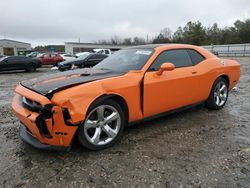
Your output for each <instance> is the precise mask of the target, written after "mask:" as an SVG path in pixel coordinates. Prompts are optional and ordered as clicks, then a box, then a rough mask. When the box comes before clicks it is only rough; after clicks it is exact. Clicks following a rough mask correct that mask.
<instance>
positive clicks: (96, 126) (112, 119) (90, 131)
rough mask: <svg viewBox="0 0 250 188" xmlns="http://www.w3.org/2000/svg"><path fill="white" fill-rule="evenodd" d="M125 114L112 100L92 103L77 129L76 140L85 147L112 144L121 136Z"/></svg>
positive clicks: (97, 148) (93, 147)
mask: <svg viewBox="0 0 250 188" xmlns="http://www.w3.org/2000/svg"><path fill="white" fill-rule="evenodd" d="M125 122H126V121H125V115H124V113H123V111H122V109H121V107H120V105H119V104H117V103H116V102H115V101H113V100H106V101H103V102H101V103H98V104H96V105H93V106H92V107H91V108H90V110H89V112H88V114H87V117H86V119H85V122H84V123H83V124H81V125H80V127H79V130H78V140H79V142H80V143H81V144H82V145H83V146H84V147H86V148H88V149H91V150H101V149H105V148H107V147H110V146H112V145H113V144H114V143H116V142H117V141H118V140H119V139H120V138H121V136H122V132H123V129H124V126H125Z"/></svg>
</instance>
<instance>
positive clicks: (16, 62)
mask: <svg viewBox="0 0 250 188" xmlns="http://www.w3.org/2000/svg"><path fill="white" fill-rule="evenodd" d="M39 67H41V62H40V61H39V60H37V59H32V58H30V57H25V56H4V57H1V58H0V71H9V70H25V71H27V72H33V71H36V69H37V68H39Z"/></svg>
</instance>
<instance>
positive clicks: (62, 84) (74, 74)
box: [21, 68, 124, 99]
mask: <svg viewBox="0 0 250 188" xmlns="http://www.w3.org/2000/svg"><path fill="white" fill-rule="evenodd" d="M122 74H124V73H117V72H113V71H110V70H95V69H90V68H85V69H75V70H70V71H65V72H60V73H55V74H50V75H44V76H41V77H38V78H35V79H31V80H26V81H23V82H21V85H22V86H24V87H26V88H28V89H31V90H32V91H35V92H37V93H39V94H42V95H44V96H46V97H48V98H49V99H51V98H52V96H53V94H54V93H55V92H57V91H60V90H63V89H66V88H69V87H72V86H76V85H79V84H83V83H87V82H91V81H95V80H100V79H105V78H110V77H115V76H120V75H122Z"/></svg>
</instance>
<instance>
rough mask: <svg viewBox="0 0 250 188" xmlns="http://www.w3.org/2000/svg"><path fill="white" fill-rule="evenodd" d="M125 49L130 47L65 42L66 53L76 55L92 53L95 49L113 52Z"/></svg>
mask: <svg viewBox="0 0 250 188" xmlns="http://www.w3.org/2000/svg"><path fill="white" fill-rule="evenodd" d="M125 47H128V46H126V45H112V44H96V43H77V42H65V53H67V54H75V53H79V52H90V51H92V50H93V49H110V50H111V51H117V50H120V49H122V48H125Z"/></svg>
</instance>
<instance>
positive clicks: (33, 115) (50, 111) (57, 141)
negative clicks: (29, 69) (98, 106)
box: [12, 86, 78, 150]
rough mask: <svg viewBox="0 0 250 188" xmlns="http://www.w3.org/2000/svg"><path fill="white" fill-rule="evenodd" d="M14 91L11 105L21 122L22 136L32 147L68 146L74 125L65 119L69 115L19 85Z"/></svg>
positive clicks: (64, 148) (73, 133)
mask: <svg viewBox="0 0 250 188" xmlns="http://www.w3.org/2000/svg"><path fill="white" fill-rule="evenodd" d="M16 92H17V94H16V95H15V96H14V99H13V101H12V108H13V110H14V112H15V114H16V116H17V117H18V118H19V120H20V121H21V122H22V124H23V125H21V128H20V135H21V137H22V139H23V140H24V141H25V142H27V143H29V144H31V145H33V146H34V147H36V148H41V149H49V148H51V149H56V148H57V149H59V150H62V149H63V150H67V149H69V148H70V146H71V144H72V141H73V138H74V135H75V133H76V130H77V128H78V126H76V125H72V124H70V123H67V120H69V118H70V117H69V114H68V113H65V112H67V111H65V109H63V108H61V107H59V106H53V105H52V104H49V103H48V102H50V101H49V100H48V101H46V100H45V99H44V98H43V97H44V96H41V95H39V94H37V93H35V92H32V91H30V90H28V89H26V88H24V87H22V86H18V87H17V89H16ZM27 95H29V96H27ZM34 101H35V102H34ZM46 103H47V104H46Z"/></svg>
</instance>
